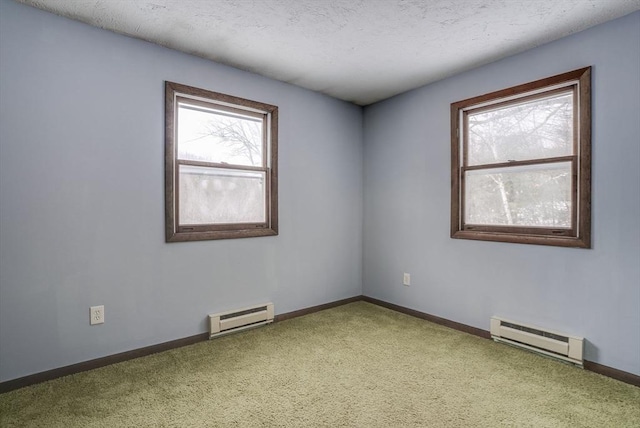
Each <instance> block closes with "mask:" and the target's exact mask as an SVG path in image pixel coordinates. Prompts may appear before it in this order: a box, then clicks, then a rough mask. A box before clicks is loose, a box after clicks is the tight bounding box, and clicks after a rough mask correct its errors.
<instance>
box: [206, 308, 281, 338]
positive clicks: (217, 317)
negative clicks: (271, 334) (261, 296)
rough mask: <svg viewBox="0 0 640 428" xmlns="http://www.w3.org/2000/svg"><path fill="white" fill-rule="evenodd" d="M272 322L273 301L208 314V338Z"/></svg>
mask: <svg viewBox="0 0 640 428" xmlns="http://www.w3.org/2000/svg"><path fill="white" fill-rule="evenodd" d="M271 322H273V303H265V304H262V305H257V306H251V307H249V308H243V309H236V310H233V311H227V312H220V313H218V314H211V315H209V339H213V338H214V337H217V336H222V335H224V334H229V333H234V332H237V331H241V330H246V329H248V328H254V327H259V326H261V325H265V324H269V323H271Z"/></svg>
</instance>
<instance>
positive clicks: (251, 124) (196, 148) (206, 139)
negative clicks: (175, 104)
mask: <svg viewBox="0 0 640 428" xmlns="http://www.w3.org/2000/svg"><path fill="white" fill-rule="evenodd" d="M178 124H179V126H178V159H185V160H194V161H203V162H215V163H227V164H234V165H248V166H263V164H262V158H263V153H262V152H263V148H262V141H263V139H262V121H261V120H259V119H257V118H252V117H247V116H239V115H234V114H232V113H228V114H227V113H225V112H221V111H216V110H209V109H205V108H203V107H200V106H192V105H188V104H184V103H179V108H178Z"/></svg>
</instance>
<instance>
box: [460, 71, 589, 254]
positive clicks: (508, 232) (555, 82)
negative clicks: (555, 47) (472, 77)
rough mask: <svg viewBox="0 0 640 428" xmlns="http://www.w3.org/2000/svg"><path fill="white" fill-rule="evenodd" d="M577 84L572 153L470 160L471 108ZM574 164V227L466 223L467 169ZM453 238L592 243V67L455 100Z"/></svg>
mask: <svg viewBox="0 0 640 428" xmlns="http://www.w3.org/2000/svg"><path fill="white" fill-rule="evenodd" d="M567 88H572V91H573V108H574V120H573V126H574V150H573V153H572V154H571V155H570V156H562V157H560V156H559V157H557V158H546V159H543V158H537V159H531V160H523V161H510V162H503V163H500V164H498V163H496V164H484V165H474V166H469V165H467V159H466V156H467V135H466V123H467V117H468V115H469V112H471V111H472V112H477V111H482V109H485V108H495V107H496V106H497V105H501V104H511V103H517V102H521V101H522V100H523V99H524V100H528V99H531V100H535V99H536V98H539V97H541V96H546V95H548V94H550V93H552V92H553V91H556V90H558V91H567ZM561 161H564V162H566V161H569V162H571V164H572V184H571V186H572V190H571V191H572V204H571V205H572V207H571V209H572V212H571V227H570V228H548V227H522V226H496V225H472V224H465V222H464V200H465V193H464V192H465V183H464V181H465V180H464V177H465V174H464V173H465V171H470V170H474V169H487V168H488V167H489V165H490V167H491V168H509V167H514V166H524V165H534V164H542V163H551V162H561ZM451 237H452V238H456V239H474V240H483V241H499V242H513V243H522V244H538V245H553V246H561V247H577V248H591V67H586V68H582V69H579V70H574V71H570V72H568V73H563V74H560V75H557V76H552V77H548V78H545V79H540V80H537V81H535V82H530V83H526V84H523V85H518V86H514V87H511V88H508V89H503V90H500V91H495V92H491V93H489V94H485V95H481V96H477V97H473V98H469V99H466V100H463V101H458V102H455V103H452V104H451Z"/></svg>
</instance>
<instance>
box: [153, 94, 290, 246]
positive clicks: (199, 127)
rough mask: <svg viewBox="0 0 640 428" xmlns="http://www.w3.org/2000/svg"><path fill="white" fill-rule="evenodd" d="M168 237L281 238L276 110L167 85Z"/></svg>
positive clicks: (246, 101)
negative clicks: (278, 236) (277, 236)
mask: <svg viewBox="0 0 640 428" xmlns="http://www.w3.org/2000/svg"><path fill="white" fill-rule="evenodd" d="M165 97H166V100H165V122H166V123H165V125H166V129H165V139H166V144H165V199H166V201H165V203H166V207H165V218H166V225H165V228H166V240H167V242H174V241H196V240H207V239H226V238H246V237H253V236H268V235H277V234H278V190H277V189H278V187H277V186H278V179H277V177H278V175H277V141H278V107H276V106H272V105H268V104H263V103H259V102H255V101H249V100H245V99H242V98H237V97H232V96H229V95H224V94H219V93H215V92H210V91H206V90H203V89H198V88H193V87H190V86H185V85H180V84H177V83H172V82H166V83H165Z"/></svg>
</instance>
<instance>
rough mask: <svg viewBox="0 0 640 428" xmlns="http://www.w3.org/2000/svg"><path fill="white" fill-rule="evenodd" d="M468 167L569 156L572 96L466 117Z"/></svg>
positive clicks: (571, 136) (530, 102)
mask: <svg viewBox="0 0 640 428" xmlns="http://www.w3.org/2000/svg"><path fill="white" fill-rule="evenodd" d="M467 132H468V137H469V138H468V148H467V150H468V154H467V156H468V157H467V162H468V163H467V164H468V165H482V164H491V163H501V162H508V161H510V160H515V161H520V160H529V159H541V158H550V157H556V156H567V155H571V154H573V94H572V92H566V93H562V94H559V95H554V96H552V97H549V98H543V99H537V100H535V101H529V102H525V103H522V104H516V105H509V106H506V107H502V108H497V109H494V110H488V111H486V110H485V111H482V112H478V113H470V114H469V116H468V131H467Z"/></svg>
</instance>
